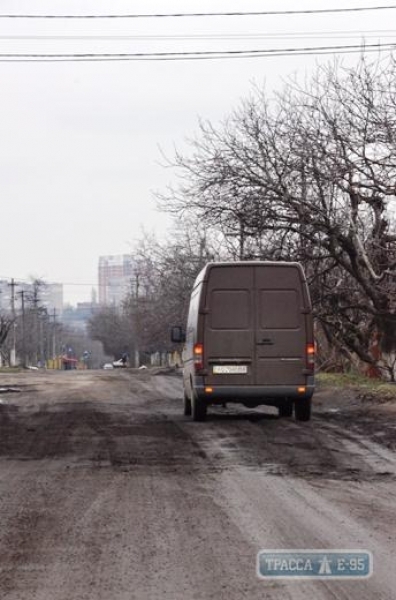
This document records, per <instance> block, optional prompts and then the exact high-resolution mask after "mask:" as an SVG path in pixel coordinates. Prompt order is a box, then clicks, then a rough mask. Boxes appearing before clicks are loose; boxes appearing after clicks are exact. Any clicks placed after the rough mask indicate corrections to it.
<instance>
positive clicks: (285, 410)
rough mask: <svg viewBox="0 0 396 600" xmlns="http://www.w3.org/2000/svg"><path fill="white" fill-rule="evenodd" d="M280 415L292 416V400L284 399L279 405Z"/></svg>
mask: <svg viewBox="0 0 396 600" xmlns="http://www.w3.org/2000/svg"><path fill="white" fill-rule="evenodd" d="M279 416H280V417H291V416H293V402H291V401H290V400H287V401H285V403H284V404H281V405H280V406H279Z"/></svg>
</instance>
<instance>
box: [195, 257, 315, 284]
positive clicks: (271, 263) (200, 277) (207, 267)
mask: <svg viewBox="0 0 396 600" xmlns="http://www.w3.org/2000/svg"><path fill="white" fill-rule="evenodd" d="M230 266H234V267H246V266H254V267H256V266H266V267H278V268H284V267H289V268H290V267H295V268H296V269H298V270H299V271H300V274H301V277H302V280H303V281H305V275H304V270H303V268H302V266H301V264H300V263H298V262H293V261H290V262H288V261H274V260H268V261H265V260H237V261H219V262H208V263H207V264H206V265H205V266H204V268H203V269H202V270H201V271H200V272H199V273H198V275H197V278H196V280H195V282H194V286H193V287H194V288H195V287H196V286H197V285H199V284H200V283H202V282H203V281H205V280H206V279H207V277H208V274H209V271H210V270H211V269H212V268H214V267H230Z"/></svg>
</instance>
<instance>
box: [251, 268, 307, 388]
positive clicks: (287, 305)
mask: <svg viewBox="0 0 396 600" xmlns="http://www.w3.org/2000/svg"><path fill="white" fill-rule="evenodd" d="M304 285H305V283H304V279H303V275H302V270H301V269H300V268H299V266H298V265H279V267H278V266H276V265H270V266H266V265H258V266H257V267H256V269H255V282H254V288H255V302H254V305H255V324H256V330H255V361H254V362H255V378H254V383H255V384H256V385H271V386H272V385H275V386H276V385H297V386H298V385H303V384H304V383H305V372H304V371H305V368H306V365H305V356H306V344H307V332H306V318H307V312H309V310H308V309H309V307H308V306H307V302H308V299H307V297H306V294H305V293H304Z"/></svg>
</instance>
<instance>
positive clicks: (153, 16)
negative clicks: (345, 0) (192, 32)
mask: <svg viewBox="0 0 396 600" xmlns="http://www.w3.org/2000/svg"><path fill="white" fill-rule="evenodd" d="M395 8H396V5H392V6H360V7H354V8H322V9H310V10H274V11H249V12H243V11H238V12H214V13H159V14H158V13H157V14H124V15H120V14H107V15H50V14H37V15H34V14H19V15H18V14H0V19H163V18H184V17H188V18H190V17H194V18H195V17H250V16H254V17H257V16H272V15H311V14H329V13H347V12H348V13H349V12H366V11H377V10H393V9H395Z"/></svg>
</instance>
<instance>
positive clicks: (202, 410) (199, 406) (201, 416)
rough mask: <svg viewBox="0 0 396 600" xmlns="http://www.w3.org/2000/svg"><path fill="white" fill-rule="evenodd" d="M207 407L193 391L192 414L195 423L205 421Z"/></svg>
mask: <svg viewBox="0 0 396 600" xmlns="http://www.w3.org/2000/svg"><path fill="white" fill-rule="evenodd" d="M206 409H207V406H206V404H205V402H204V401H203V400H201V399H200V398H198V397H197V395H196V394H195V393H194V391H193V390H192V391H191V414H192V418H193V421H205V419H206Z"/></svg>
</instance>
